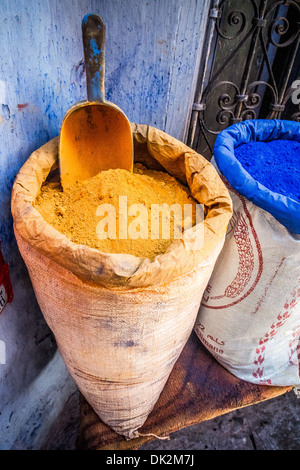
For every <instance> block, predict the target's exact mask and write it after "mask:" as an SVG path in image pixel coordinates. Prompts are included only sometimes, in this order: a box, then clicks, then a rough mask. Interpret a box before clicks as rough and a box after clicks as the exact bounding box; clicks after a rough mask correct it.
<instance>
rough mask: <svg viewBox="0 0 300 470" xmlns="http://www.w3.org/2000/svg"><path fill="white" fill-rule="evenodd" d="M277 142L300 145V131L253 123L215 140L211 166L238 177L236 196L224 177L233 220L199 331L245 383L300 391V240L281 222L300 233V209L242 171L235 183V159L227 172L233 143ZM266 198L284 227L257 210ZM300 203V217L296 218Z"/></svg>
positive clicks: (200, 316) (292, 126)
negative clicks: (281, 140)
mask: <svg viewBox="0 0 300 470" xmlns="http://www.w3.org/2000/svg"><path fill="white" fill-rule="evenodd" d="M276 133H277V134H278V136H276ZM281 136H282V137H281ZM276 137H277V138H280V137H281V138H286V139H291V138H292V139H293V140H298V141H300V125H299V124H298V123H295V122H294V123H288V122H284V123H282V122H279V121H276V120H275V121H271V122H269V121H266V122H256V121H254V122H247V123H244V124H243V125H235V126H232V127H231V128H229V129H228V131H227V132H226V134H225V133H224V134H223V135H222V136H221V135H220V139H218V140H217V145H219V146H218V147H217V150H218V151H219V153H218V157H219V158H218V162H216V161H215V160H214V159H212V164H213V165H215V166H216V168H217V169H218V171H220V167H221V168H222V174H223V175H224V174H226V178H227V179H228V180H230V179H231V178H232V181H231V182H232V184H234V185H235V186H236V187H238V191H237V190H236V189H234V188H233V187H232V186H231V184H230V183H229V182H228V181H227V179H225V175H224V183H225V184H226V185H227V187H228V190H229V194H230V196H231V199H232V203H233V216H232V219H231V220H230V223H229V226H228V231H227V234H226V239H225V244H224V247H223V250H222V253H221V254H220V256H219V258H218V260H217V263H216V265H215V268H214V272H213V274H212V276H211V278H210V280H209V283H208V285H207V287H206V290H205V292H204V295H203V298H202V302H201V308H200V310H199V314H198V318H197V322H196V324H195V332H196V334H197V335H198V337H199V339H200V340H201V341H202V343H203V344H204V345H205V346H206V347H207V349H208V350H209V351H210V352H211V353H212V354H213V355H214V357H215V358H216V359H217V360H218V361H219V362H220V363H221V364H222V365H223V366H224V367H225V368H226V369H227V370H229V371H230V372H231V373H232V374H234V375H235V376H237V377H239V378H240V379H243V380H246V381H248V382H252V383H257V384H267V385H278V386H290V385H291V386H296V385H299V384H300V234H299V233H298V234H296V233H293V232H291V231H290V230H288V228H287V227H285V226H284V225H283V222H284V223H286V224H287V225H288V223H289V225H290V226H292V227H294V228H295V229H296V230H297V227H299V220H300V204H299V203H297V202H296V201H293V200H290V201H289V200H288V198H286V197H280V195H279V194H275V193H273V194H272V192H271V191H269V190H268V189H267V188H264V187H262V186H261V185H259V184H258V183H257V182H256V185H255V181H249V180H250V178H251V177H250V175H248V174H243V173H242V171H240V174H239V178H236V179H234V176H233V175H234V165H235V162H234V158H235V157H234V155H233V154H232V156H231V165H228V171H226V170H225V166H226V163H227V162H226V161H225V160H226V155H223V154H222V153H223V151H224V152H228V154H229V153H232V152H233V148H231V144H232V145H233V146H234V145H235V142H234V141H235V140H236V141H237V142H240V143H243V142H244V141H245V142H247V140H245V139H247V138H249V140H255V139H256V140H260V138H263V140H266V141H267V140H268V138H269V139H272V140H273V139H275V138H276ZM228 140H232V142H229V143H228ZM261 140H262V139H261ZM223 147H224V148H225V150H224V148H223ZM228 156H229V155H228ZM223 157H224V159H223ZM283 164H284V156H283ZM226 168H227V166H226ZM253 187H254V188H255V187H256V192H255V191H254V190H253ZM246 191H248V196H249V198H250V197H251V198H253V199H254V198H256V199H254V200H255V202H257V203H256V204H254V203H253V202H251V201H250V200H249V198H248V197H245V193H246ZM265 194H266V197H265ZM259 198H260V199H259ZM267 199H269V201H270V202H269V206H268V208H270V210H272V211H273V214H275V215H276V217H278V218H279V217H280V219H281V220H282V222H279V220H277V219H276V218H275V216H274V215H273V214H271V213H270V212H269V211H268V210H264V209H263V208H262V207H259V206H258V205H257V204H258V203H261V204H263V203H264V202H265V201H266V200H267ZM281 199H282V205H281V207H280V203H281ZM260 201H261V202H260ZM297 204H298V211H299V212H298V217H294V216H293V210H294V212H295V214H296V212H297V211H296V207H297ZM294 208H295V209H294ZM292 224H293V225H292Z"/></svg>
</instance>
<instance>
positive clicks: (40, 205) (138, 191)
mask: <svg viewBox="0 0 300 470" xmlns="http://www.w3.org/2000/svg"><path fill="white" fill-rule="evenodd" d="M163 204H164V206H162V205H163ZM173 204H175V206H173ZM185 205H186V206H185ZM35 207H36V209H37V210H38V211H39V212H40V213H41V215H42V216H43V218H44V219H45V220H46V221H47V222H48V223H49V224H51V225H52V226H53V227H54V228H55V229H56V230H58V231H59V232H60V233H63V234H64V235H66V236H67V237H68V238H69V239H70V240H72V242H74V243H80V244H85V245H88V246H90V247H91V248H96V249H98V250H100V251H102V252H105V253H127V254H132V255H135V256H141V257H147V258H150V259H153V258H154V257H155V256H156V255H158V254H161V253H164V252H165V251H166V249H167V248H168V247H169V246H170V244H171V243H172V241H173V240H174V238H181V234H182V230H183V228H188V227H189V226H191V225H193V224H194V223H195V219H196V201H195V200H194V199H193V198H192V196H191V195H190V192H189V190H188V188H187V187H185V186H184V185H182V184H181V183H179V182H178V181H177V180H176V179H175V178H173V177H172V176H170V175H169V174H168V173H164V172H162V171H156V170H149V169H147V168H146V167H144V166H143V165H141V164H139V163H136V164H135V165H134V170H133V173H131V172H129V171H126V170H122V169H117V170H108V171H102V172H100V173H99V174H98V175H96V176H94V177H93V178H90V179H89V180H86V181H81V182H77V183H76V184H75V185H74V186H72V187H70V188H68V189H67V190H65V191H62V189H61V187H60V184H59V183H51V182H47V181H46V182H45V183H44V184H43V186H42V188H41V191H40V193H39V195H38V197H37V199H36V204H35ZM185 224H186V225H185ZM174 230H175V231H174Z"/></svg>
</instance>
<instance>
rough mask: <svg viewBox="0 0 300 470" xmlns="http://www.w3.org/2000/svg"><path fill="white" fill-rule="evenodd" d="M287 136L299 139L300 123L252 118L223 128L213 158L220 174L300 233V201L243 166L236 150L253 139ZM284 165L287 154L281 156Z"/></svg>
mask: <svg viewBox="0 0 300 470" xmlns="http://www.w3.org/2000/svg"><path fill="white" fill-rule="evenodd" d="M276 139H277V140H278V139H287V140H296V141H297V142H300V123H299V122H295V121H284V120H279V119H273V120H266V119H251V120H247V121H243V122H240V123H237V124H233V125H232V126H230V127H228V128H227V129H226V130H224V131H222V132H221V133H220V134H219V135H218V137H217V139H216V142H215V146H214V158H215V161H216V164H217V167H218V169H219V171H220V173H221V174H222V175H223V176H224V177H225V178H226V180H227V181H228V182H229V183H230V184H231V186H232V187H233V188H234V189H235V190H236V191H237V192H238V193H239V194H241V195H242V196H245V197H246V198H247V199H248V200H249V201H251V202H252V203H253V204H255V205H256V206H258V207H260V208H261V209H264V210H265V211H267V212H269V213H270V214H272V215H273V217H275V219H277V220H278V221H279V222H280V223H281V224H282V225H284V226H285V227H286V228H287V229H288V230H289V231H290V232H292V233H297V234H299V233H300V203H299V202H297V201H295V200H294V199H291V198H289V197H287V196H283V195H281V194H279V193H276V192H274V191H271V190H270V189H268V188H266V187H265V186H264V185H262V184H261V183H259V182H258V181H256V180H255V179H254V178H253V176H251V175H250V174H249V173H248V172H247V170H245V169H244V168H243V166H242V165H241V164H240V162H239V161H238V160H237V158H236V157H235V154H234V149H235V148H236V147H238V146H239V145H241V144H247V143H248V142H251V141H263V142H270V141H271V140H276ZM282 164H283V165H284V155H283V156H282Z"/></svg>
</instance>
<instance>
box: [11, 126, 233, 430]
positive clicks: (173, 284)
mask: <svg viewBox="0 0 300 470" xmlns="http://www.w3.org/2000/svg"><path fill="white" fill-rule="evenodd" d="M132 130H133V138H134V146H135V147H134V148H135V161H139V162H142V163H144V164H145V165H146V166H148V167H150V168H156V169H163V170H166V171H168V172H169V173H170V174H171V175H173V176H175V177H176V178H177V179H179V180H180V181H181V182H182V183H185V184H188V185H189V187H190V189H191V193H192V195H193V196H194V198H195V199H196V200H198V201H199V202H200V203H201V204H203V205H204V206H205V211H206V218H205V220H204V222H201V223H200V224H198V225H196V226H195V227H193V228H192V229H189V230H187V231H186V232H185V233H184V235H183V238H182V239H178V240H175V241H174V242H173V243H172V244H171V246H170V247H169V249H168V250H167V251H166V252H165V253H164V254H162V255H159V256H157V257H156V258H155V259H154V261H150V260H149V259H146V258H138V257H135V256H132V255H127V254H107V253H101V252H100V251H98V250H96V249H92V248H90V247H88V246H85V245H79V244H75V243H73V242H71V241H70V240H69V239H68V238H67V237H66V236H64V235H62V234H60V233H59V232H57V231H56V230H55V229H54V228H53V227H51V226H50V225H49V224H48V223H46V221H45V220H44V219H43V218H42V216H41V215H40V213H39V212H38V211H37V210H36V209H35V208H34V201H35V199H36V196H37V194H38V192H39V189H40V187H41V185H42V183H43V181H45V179H46V178H47V176H48V175H49V173H50V171H51V170H53V169H54V168H56V167H57V162H58V138H55V139H53V140H51V141H50V142H48V143H47V144H46V145H44V146H43V147H41V148H40V149H38V150H37V151H35V152H34V153H33V154H32V155H31V156H30V158H29V159H28V160H27V162H26V163H25V165H24V166H23V167H22V169H21V170H20V172H19V174H18V175H17V178H16V181H15V183H14V187H13V193H12V214H13V218H14V230H15V235H16V239H17V243H18V246H19V249H20V252H21V255H22V257H23V259H24V261H25V263H26V265H27V268H28V272H29V275H30V277H31V280H32V284H33V287H34V291H35V294H36V297H37V300H38V302H39V305H40V308H41V310H42V312H43V315H44V317H45V319H46V322H47V323H48V325H49V327H50V328H51V330H52V331H53V333H54V335H55V338H56V341H57V345H58V348H59V351H60V353H61V355H62V358H63V360H64V362H65V364H66V366H67V368H68V370H69V372H70V374H71V375H72V377H73V378H74V380H75V382H76V383H77V385H78V387H79V389H80V391H81V392H82V394H83V395H84V396H85V398H86V399H87V401H88V402H89V403H90V404H91V406H92V407H93V409H94V410H95V411H96V413H97V414H98V415H99V417H100V418H101V419H102V421H103V422H104V423H106V424H107V425H108V426H110V427H111V428H112V429H113V430H114V431H116V432H117V433H119V434H122V435H124V436H125V437H126V438H128V439H130V438H134V437H136V436H138V435H139V433H138V429H139V428H140V427H141V426H142V424H143V423H144V422H145V420H146V419H147V416H148V414H149V413H150V411H151V410H152V409H153V407H154V405H155V403H156V401H157V399H158V397H159V395H160V393H161V391H162V390H163V387H164V385H165V383H166V381H167V379H168V377H169V374H170V372H171V370H172V368H173V365H174V363H175V361H176V360H177V358H178V356H179V354H180V352H181V351H182V349H183V347H184V345H185V343H186V341H187V339H188V337H189V335H190V333H191V332H192V330H193V326H194V323H195V320H196V315H197V312H198V309H199V305H200V301H201V297H202V294H203V291H204V289H205V286H206V284H207V282H208V279H209V277H210V275H211V272H212V270H213V267H214V264H215V261H216V259H217V257H218V255H219V253H220V251H221V249H222V246H223V243H224V236H225V233H226V229H227V225H228V222H229V220H230V217H231V215H232V210H231V200H230V198H229V194H228V191H227V189H226V188H225V186H224V184H223V183H222V181H221V179H220V178H219V176H218V175H217V172H216V171H215V169H214V168H213V166H212V165H211V164H210V163H209V162H207V161H206V160H205V159H204V158H203V157H201V156H200V155H199V154H197V153H196V152H194V151H192V150H191V149H190V148H188V147H187V146H185V145H184V144H182V143H181V142H179V141H177V140H176V139H173V138H172V137H170V136H168V135H167V134H165V133H163V132H161V131H159V130H157V129H155V128H152V127H148V126H139V125H135V124H132ZM199 230H201V231H203V232H204V245H203V247H201V248H199V249H198V250H190V249H189V247H190V242H191V241H192V240H193V237H195V235H196V234H197V232H198V231H199Z"/></svg>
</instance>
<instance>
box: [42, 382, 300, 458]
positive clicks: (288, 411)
mask: <svg viewBox="0 0 300 470" xmlns="http://www.w3.org/2000/svg"><path fill="white" fill-rule="evenodd" d="M78 403H79V397H78V395H77V394H76V393H75V394H74V395H73V396H72V397H71V398H70V400H69V402H68V403H67V405H66V407H65V409H64V412H63V413H62V415H61V420H60V422H59V423H56V425H55V426H54V427H53V429H51V432H50V434H49V436H48V437H47V442H45V444H44V446H43V449H44V450H75V449H76V438H77V430H78V420H79V404H78ZM140 450H193V451H194V450H285V451H286V450H300V398H298V397H297V396H296V394H295V393H294V391H291V392H288V393H286V394H285V395H282V396H280V397H277V398H273V399H271V400H267V401H265V402H262V403H259V404H257V405H252V406H248V407H245V408H242V409H239V410H236V411H233V412H231V413H227V414H225V415H222V416H219V417H217V418H214V419H212V420H210V421H206V422H203V423H200V424H197V425H194V426H190V427H188V428H185V429H183V430H180V431H177V432H175V433H173V434H171V436H170V439H169V440H165V441H161V440H157V439H154V440H153V441H150V442H148V443H147V444H144V445H143V446H142V447H141V448H140Z"/></svg>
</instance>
